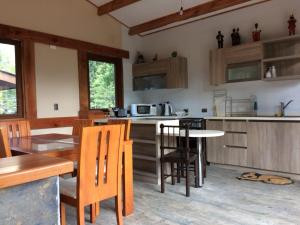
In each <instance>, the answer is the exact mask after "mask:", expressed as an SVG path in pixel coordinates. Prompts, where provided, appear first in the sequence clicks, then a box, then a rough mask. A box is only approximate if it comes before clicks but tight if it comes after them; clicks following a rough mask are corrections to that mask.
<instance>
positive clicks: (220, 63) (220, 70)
mask: <svg viewBox="0 0 300 225" xmlns="http://www.w3.org/2000/svg"><path fill="white" fill-rule="evenodd" d="M225 67H226V65H225V61H224V53H223V49H217V50H212V51H210V83H211V84H212V85H215V86H217V85H220V84H224V83H225Z"/></svg>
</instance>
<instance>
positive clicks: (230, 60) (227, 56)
mask: <svg viewBox="0 0 300 225" xmlns="http://www.w3.org/2000/svg"><path fill="white" fill-rule="evenodd" d="M262 55H263V50H262V44H261V43H260V42H255V43H249V44H243V45H240V46H235V47H232V48H226V49H224V60H225V63H226V65H228V64H236V63H244V62H252V61H259V60H261V59H262Z"/></svg>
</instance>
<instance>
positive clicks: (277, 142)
mask: <svg viewBox="0 0 300 225" xmlns="http://www.w3.org/2000/svg"><path fill="white" fill-rule="evenodd" d="M299 134H300V123H296V122H250V123H249V125H248V149H249V151H248V156H247V158H248V165H249V166H251V167H254V168H259V169H266V170H274V171H280V172H288V173H297V174H299V173H300V163H299V159H300V138H299V137H298V135H299Z"/></svg>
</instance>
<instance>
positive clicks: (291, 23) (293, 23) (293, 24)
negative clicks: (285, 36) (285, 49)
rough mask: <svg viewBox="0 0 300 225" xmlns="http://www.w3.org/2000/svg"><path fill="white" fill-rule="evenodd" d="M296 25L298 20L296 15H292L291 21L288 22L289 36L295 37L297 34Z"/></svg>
mask: <svg viewBox="0 0 300 225" xmlns="http://www.w3.org/2000/svg"><path fill="white" fill-rule="evenodd" d="M296 23H297V20H296V19H295V17H294V15H293V14H292V15H291V16H290V19H289V21H288V24H289V35H290V36H291V35H295V34H296Z"/></svg>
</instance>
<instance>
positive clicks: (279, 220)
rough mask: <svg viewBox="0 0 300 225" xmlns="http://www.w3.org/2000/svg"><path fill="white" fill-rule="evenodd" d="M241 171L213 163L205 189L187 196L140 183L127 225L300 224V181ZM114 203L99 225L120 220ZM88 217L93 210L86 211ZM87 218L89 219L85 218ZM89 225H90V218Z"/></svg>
mask: <svg viewBox="0 0 300 225" xmlns="http://www.w3.org/2000/svg"><path fill="white" fill-rule="evenodd" d="M238 175H240V172H239V171H235V170H229V169H222V168H218V167H216V166H210V167H209V170H208V178H207V179H206V181H205V186H204V187H203V188H199V189H195V188H191V197H190V198H186V197H185V196H184V193H185V188H184V184H183V182H182V184H181V185H178V184H177V185H175V186H172V185H169V184H168V185H167V186H166V193H165V194H161V193H160V192H159V190H160V189H159V186H155V185H150V184H146V183H141V182H135V186H134V187H135V213H134V214H133V215H132V216H129V217H127V218H125V219H124V224H125V225H133V224H134V225H157V224H159V225H188V224H197V225H202V224H203V225H221V224H222V225H225V224H226V225H299V224H300V182H298V181H297V182H295V183H294V184H292V185H287V186H276V185H268V184H263V183H256V182H249V181H239V180H237V179H235V177H236V176H238ZM113 203H114V202H113V201H107V202H104V203H103V204H102V205H101V215H100V216H99V217H98V219H97V223H96V224H97V225H98V224H99V225H100V224H102V225H114V224H116V219H115V214H114V208H113V207H114V204H113ZM67 213H68V215H67V216H68V217H67V220H68V224H70V225H71V224H72V225H73V224H76V222H75V209H73V208H68V209H67ZM86 216H88V211H86ZM87 219H88V217H86V221H88V220H87ZM86 224H90V223H88V222H86Z"/></svg>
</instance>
